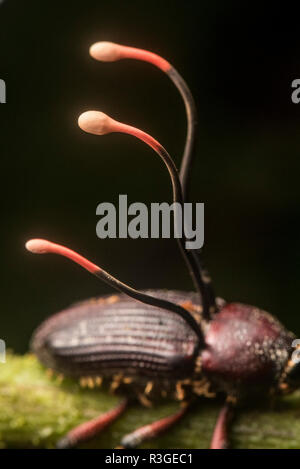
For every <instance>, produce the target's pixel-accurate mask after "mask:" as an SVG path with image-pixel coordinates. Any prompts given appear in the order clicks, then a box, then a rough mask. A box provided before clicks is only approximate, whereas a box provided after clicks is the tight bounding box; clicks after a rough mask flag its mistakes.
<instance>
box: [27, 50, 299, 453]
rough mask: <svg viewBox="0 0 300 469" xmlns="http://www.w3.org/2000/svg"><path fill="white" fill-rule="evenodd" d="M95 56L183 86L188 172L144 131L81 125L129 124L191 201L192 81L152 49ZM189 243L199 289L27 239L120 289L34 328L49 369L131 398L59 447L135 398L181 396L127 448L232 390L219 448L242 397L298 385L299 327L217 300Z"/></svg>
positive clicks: (81, 437)
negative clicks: (123, 277) (123, 272)
mask: <svg viewBox="0 0 300 469" xmlns="http://www.w3.org/2000/svg"><path fill="white" fill-rule="evenodd" d="M90 54H91V56H92V57H93V58H95V59H96V60H100V61H116V60H120V59H129V58H131V59H137V60H143V61H146V62H149V63H152V64H153V65H155V66H156V67H158V68H160V69H161V70H162V71H163V72H165V73H166V74H167V75H168V76H169V78H170V79H171V80H172V82H173V83H174V84H175V86H176V87H177V88H178V90H179V92H180V94H181V96H182V98H183V101H184V104H185V109H186V114H187V138H186V144H185V149H184V153H183V158H182V164H181V169H180V172H178V171H177V169H176V166H175V164H174V161H173V159H172V158H171V156H170V155H169V154H168V152H167V151H166V150H165V148H164V147H163V146H162V145H161V144H160V143H159V142H158V141H157V140H155V139H154V138H153V137H151V136H150V135H149V134H147V133H145V132H143V131H141V130H140V129H137V128H135V127H132V126H129V125H126V124H123V123H121V122H117V121H115V120H114V119H111V118H110V117H108V116H107V115H105V114H103V113H101V112H98V111H88V112H85V113H83V114H82V115H81V116H80V117H79V120H78V124H79V126H80V128H81V129H82V130H84V131H85V132H88V133H91V134H96V135H104V134H107V133H110V132H122V133H126V134H130V135H133V136H135V137H137V138H138V139H140V140H142V141H143V142H145V143H146V144H148V145H149V146H150V147H151V148H153V149H154V151H155V152H156V153H157V154H158V155H159V156H160V158H161V159H162V161H163V163H164V164H165V166H166V167H167V169H168V172H169V175H170V178H171V183H172V189H173V200H174V202H177V203H179V204H183V203H184V202H186V201H187V200H188V192H189V183H190V179H191V168H192V163H193V159H194V154H195V142H196V130H197V111H196V106H195V102H194V99H193V97H192V94H191V92H190V90H189V88H188V86H187V84H186V83H185V81H184V80H183V78H182V77H181V75H180V74H179V73H178V72H177V70H176V69H175V68H174V67H172V66H171V65H170V63H169V62H167V61H166V60H164V59H163V58H161V57H160V56H158V55H156V54H154V53H152V52H148V51H145V50H141V49H136V48H132V47H127V46H121V45H117V44H114V43H109V42H100V43H96V44H94V45H93V46H92V47H91V48H90ZM176 216H177V215H176V211H175V218H176ZM177 223H179V221H178V219H177ZM184 241H185V239H184V237H183V238H179V239H178V244H179V248H180V251H181V253H182V255H183V257H184V259H185V261H186V264H187V267H188V269H189V272H190V275H191V278H192V280H193V283H194V288H195V292H182V291H168V290H145V291H138V290H136V289H134V288H132V287H130V286H128V285H126V284H125V283H123V282H121V281H120V280H118V279H116V278H115V277H113V276H112V275H110V274H109V273H108V272H106V271H105V270H103V269H102V268H100V267H98V266H97V265H96V264H94V263H92V262H90V261H89V260H87V259H86V258H84V257H83V256H81V255H79V254H78V253H76V252H74V251H72V250H71V249H69V248H67V247H64V246H61V245H58V244H55V243H52V242H50V241H47V240H43V239H32V240H30V241H28V242H27V243H26V247H27V249H28V250H29V251H31V252H34V253H38V254H43V253H54V254H59V255H62V256H64V257H67V258H69V259H70V260H72V261H73V262H75V263H77V264H79V265H80V266H82V267H83V268H84V269H86V270H87V271H89V272H90V273H92V274H93V275H95V276H97V277H98V278H99V279H100V280H103V281H104V282H106V283H107V284H109V285H110V286H111V287H113V288H114V289H116V290H118V292H119V293H118V294H114V295H109V296H105V297H100V298H96V299H90V300H86V301H84V302H81V303H77V304H75V305H72V306H71V307H69V308H67V309H65V310H63V311H61V312H59V313H57V314H55V315H53V316H51V317H50V318H48V319H46V320H45V321H44V322H43V323H42V324H41V325H40V326H39V327H38V329H37V330H36V331H35V333H34V334H33V337H32V340H31V349H32V350H33V352H34V353H35V354H36V355H37V357H38V358H39V360H40V361H41V362H42V363H43V364H44V365H45V366H46V367H48V368H51V369H53V370H55V371H57V372H58V373H62V374H64V375H66V376H70V377H74V378H76V379H79V380H80V383H81V384H82V385H87V386H90V387H93V386H94V385H101V383H102V381H104V382H105V383H106V384H108V385H109V387H110V390H111V391H112V392H120V394H122V395H125V396H127V397H126V399H125V400H122V401H121V402H120V403H119V404H118V405H117V407H116V408H114V409H112V410H110V411H108V412H106V413H104V414H102V415H100V416H99V417H97V418H95V419H93V420H91V421H89V422H86V423H84V424H82V425H79V426H78V427H76V428H74V429H73V430H71V431H70V432H69V433H68V434H67V435H65V436H64V437H63V438H62V439H61V440H60V441H59V442H58V444H57V446H58V447H59V448H70V447H74V446H76V445H78V444H79V443H81V442H83V441H85V440H87V439H89V438H91V437H93V436H94V435H96V434H97V433H99V432H100V431H102V430H104V428H106V427H107V426H108V425H110V424H111V423H112V422H113V421H115V419H117V418H118V417H120V415H121V414H122V413H123V412H124V411H125V409H126V408H127V406H128V403H129V402H130V400H131V398H132V397H134V398H138V399H139V400H140V402H141V403H142V404H143V405H149V403H151V402H155V401H156V400H158V399H161V398H175V399H176V400H177V401H178V402H179V403H180V406H179V410H178V412H176V413H175V414H174V415H171V416H169V417H166V418H163V419H161V420H158V421H156V422H153V423H151V424H149V425H146V426H144V427H141V428H138V429H137V430H135V431H134V432H132V433H130V434H128V435H125V436H124V437H123V439H122V441H121V445H122V447H126V448H133V447H136V446H138V445H139V444H141V443H142V442H143V441H145V440H147V439H150V438H154V437H156V436H158V435H159V434H160V433H162V432H163V431H166V430H167V429H168V428H169V427H171V426H172V425H174V424H175V423H176V422H178V421H179V420H180V419H181V418H182V417H183V416H184V414H185V412H186V410H187V408H188V407H189V404H190V403H192V402H193V399H194V398H195V397H197V396H206V397H214V396H215V395H216V393H221V394H222V395H224V396H225V402H224V405H223V407H222V409H221V411H220V414H219V416H218V419H217V422H216V426H215V430H214V432H213V436H212V440H211V446H210V447H211V448H212V449H220V448H227V447H228V439H229V438H228V426H229V422H230V418H231V416H232V411H233V409H234V407H235V405H236V404H238V403H242V402H243V400H245V399H247V400H249V399H252V400H254V399H255V398H256V397H260V396H266V397H267V396H271V395H282V394H286V393H290V392H293V391H294V390H295V389H297V388H298V387H299V385H300V364H299V361H295V360H292V353H293V347H292V342H293V340H294V339H295V336H294V334H293V333H291V332H289V331H288V330H286V329H285V328H284V326H283V325H281V323H280V322H279V321H278V320H277V319H276V318H275V317H273V316H272V315H271V314H269V313H267V312H265V311H263V310H261V309H259V308H257V307H254V306H249V305H244V304H241V303H232V302H226V301H224V300H222V299H220V298H216V296H215V294H214V290H213V287H212V283H211V279H210V277H209V275H208V272H207V271H206V270H205V268H204V266H203V261H202V252H201V251H195V250H188V249H186V247H185V243H184Z"/></svg>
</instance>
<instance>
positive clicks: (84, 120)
mask: <svg viewBox="0 0 300 469" xmlns="http://www.w3.org/2000/svg"><path fill="white" fill-rule="evenodd" d="M114 122H115V121H114V120H113V119H111V118H110V117H109V116H107V115H106V114H104V113H103V112H99V111H87V112H84V113H83V114H81V115H80V116H79V118H78V125H79V127H80V128H81V129H82V130H84V132H87V133H89V134H94V135H105V134H108V133H110V132H113V123H114Z"/></svg>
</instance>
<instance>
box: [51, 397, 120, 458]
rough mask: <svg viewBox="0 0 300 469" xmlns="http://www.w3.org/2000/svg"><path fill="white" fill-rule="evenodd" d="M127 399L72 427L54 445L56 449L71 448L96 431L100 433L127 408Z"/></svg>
mask: <svg viewBox="0 0 300 469" xmlns="http://www.w3.org/2000/svg"><path fill="white" fill-rule="evenodd" d="M127 404H128V401H127V399H126V400H124V401H122V402H121V403H120V404H118V405H117V406H116V407H114V408H113V409H111V410H109V411H108V412H105V413H104V414H101V415H100V416H99V417H96V418H94V419H92V420H89V421H88V422H84V423H82V424H81V425H78V426H77V427H75V428H73V430H71V431H69V433H67V434H66V435H65V436H64V437H62V438H61V439H60V440H59V441H58V443H57V445H56V447H57V448H58V449H68V448H73V447H74V446H76V445H78V444H79V443H82V442H85V441H87V440H89V439H90V438H93V437H94V436H95V435H97V433H100V432H101V431H102V430H104V429H105V428H106V427H108V426H109V425H110V424H111V423H113V422H114V421H115V420H116V419H117V418H118V417H119V416H120V415H122V414H123V412H124V411H125V410H126V408H127Z"/></svg>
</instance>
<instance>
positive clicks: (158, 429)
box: [121, 405, 188, 448]
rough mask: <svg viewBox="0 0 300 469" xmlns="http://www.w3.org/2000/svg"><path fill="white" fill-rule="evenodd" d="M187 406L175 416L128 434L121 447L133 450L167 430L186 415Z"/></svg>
mask: <svg viewBox="0 0 300 469" xmlns="http://www.w3.org/2000/svg"><path fill="white" fill-rule="evenodd" d="M187 409H188V406H187V405H185V406H184V407H183V408H182V409H180V410H179V411H178V412H176V413H175V414H172V415H170V416H168V417H165V418H163V419H160V420H156V421H155V422H152V423H150V424H149V425H145V426H143V427H139V428H137V429H136V430H134V431H133V432H132V433H128V434H127V435H125V436H124V437H123V438H122V440H121V446H122V447H123V448H135V447H136V446H138V445H140V444H141V443H143V442H144V441H146V440H150V439H152V438H156V437H157V436H159V435H160V434H161V433H163V432H164V431H166V430H168V429H169V428H170V427H172V426H173V425H174V424H175V423H177V422H178V421H179V420H180V419H181V418H182V417H183V416H184V414H185V413H186V411H187Z"/></svg>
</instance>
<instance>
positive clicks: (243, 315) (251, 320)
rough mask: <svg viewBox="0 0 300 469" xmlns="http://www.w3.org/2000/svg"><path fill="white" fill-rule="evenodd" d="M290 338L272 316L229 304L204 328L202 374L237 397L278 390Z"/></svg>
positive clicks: (286, 359) (290, 342)
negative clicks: (204, 344)
mask: <svg viewBox="0 0 300 469" xmlns="http://www.w3.org/2000/svg"><path fill="white" fill-rule="evenodd" d="M293 338H294V334H292V333H291V332H288V331H287V330H286V329H285V328H284V327H283V326H282V324H281V323H280V322H279V321H278V320H277V319H275V318H274V317H273V316H272V315H271V314H269V313H267V312H265V311H263V310H261V309H258V308H255V307H253V306H248V305H244V304H241V303H228V304H227V305H225V306H224V307H223V308H222V309H221V311H220V312H219V314H217V315H216V316H215V317H214V319H213V321H211V323H210V324H209V326H208V328H207V331H206V336H205V342H206V348H205V350H204V351H203V353H202V368H203V372H204V373H205V374H206V375H207V376H209V379H210V380H211V381H212V382H213V383H215V384H216V385H217V387H218V388H220V389H222V390H223V391H225V392H226V393H227V394H228V395H232V396H237V397H239V398H241V397H243V396H249V395H255V394H264V393H266V392H268V391H270V390H271V389H274V390H278V389H275V388H276V387H278V384H279V381H280V377H281V375H282V373H283V371H284V368H285V366H286V364H287V362H288V360H289V357H290V355H291V350H292V348H291V344H292V340H293Z"/></svg>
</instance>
